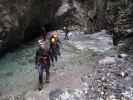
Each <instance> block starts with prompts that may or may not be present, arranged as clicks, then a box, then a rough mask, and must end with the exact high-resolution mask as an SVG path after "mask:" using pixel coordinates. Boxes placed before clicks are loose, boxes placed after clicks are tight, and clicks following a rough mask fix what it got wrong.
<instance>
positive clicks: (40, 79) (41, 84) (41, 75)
mask: <svg viewBox="0 0 133 100" xmlns="http://www.w3.org/2000/svg"><path fill="white" fill-rule="evenodd" d="M42 88H43V71H40V72H39V88H38V89H39V90H41V89H42Z"/></svg>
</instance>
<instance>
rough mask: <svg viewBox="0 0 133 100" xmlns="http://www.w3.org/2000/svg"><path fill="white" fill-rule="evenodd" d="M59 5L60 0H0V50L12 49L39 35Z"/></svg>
mask: <svg viewBox="0 0 133 100" xmlns="http://www.w3.org/2000/svg"><path fill="white" fill-rule="evenodd" d="M54 4H55V5H54ZM61 4H62V1H61V0H38V1H36V0H19V1H17V0H12V1H10V0H0V42H1V43H0V44H1V45H0V46H1V47H0V48H1V49H5V48H12V47H15V46H17V45H19V44H20V43H22V42H24V41H27V40H30V39H32V38H33V37H35V36H37V35H39V34H40V27H41V26H43V25H45V24H47V23H48V22H49V21H50V20H51V19H53V18H54V17H55V14H56V12H57V10H58V8H59V7H60V5H61ZM1 49H0V50H1Z"/></svg>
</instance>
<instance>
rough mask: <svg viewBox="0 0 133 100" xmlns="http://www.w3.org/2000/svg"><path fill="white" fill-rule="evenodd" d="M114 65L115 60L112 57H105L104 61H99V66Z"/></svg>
mask: <svg viewBox="0 0 133 100" xmlns="http://www.w3.org/2000/svg"><path fill="white" fill-rule="evenodd" d="M113 63H115V58H114V57H105V58H104V59H102V60H100V61H99V64H103V65H104V64H113Z"/></svg>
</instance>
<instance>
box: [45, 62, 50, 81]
mask: <svg viewBox="0 0 133 100" xmlns="http://www.w3.org/2000/svg"><path fill="white" fill-rule="evenodd" d="M49 68H50V66H48V65H47V66H46V68H45V71H46V83H49V77H50V72H49Z"/></svg>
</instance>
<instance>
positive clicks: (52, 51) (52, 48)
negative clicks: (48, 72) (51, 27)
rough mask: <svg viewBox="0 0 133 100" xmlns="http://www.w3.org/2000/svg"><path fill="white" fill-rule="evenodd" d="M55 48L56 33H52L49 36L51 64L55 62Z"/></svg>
mask: <svg viewBox="0 0 133 100" xmlns="http://www.w3.org/2000/svg"><path fill="white" fill-rule="evenodd" d="M56 46H57V33H56V32H52V33H51V36H50V48H49V51H50V58H51V61H52V63H53V62H54V60H55V61H57V52H56Z"/></svg>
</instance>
